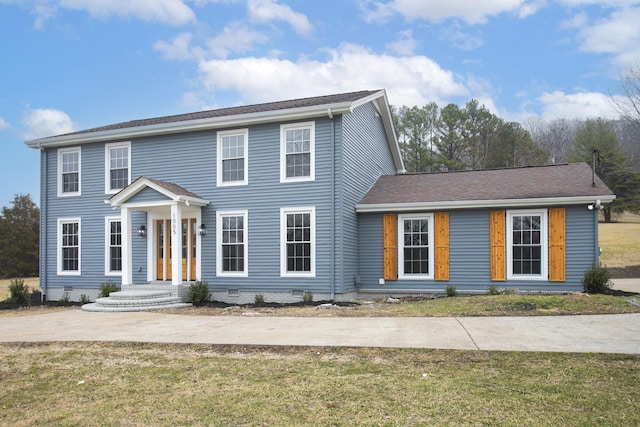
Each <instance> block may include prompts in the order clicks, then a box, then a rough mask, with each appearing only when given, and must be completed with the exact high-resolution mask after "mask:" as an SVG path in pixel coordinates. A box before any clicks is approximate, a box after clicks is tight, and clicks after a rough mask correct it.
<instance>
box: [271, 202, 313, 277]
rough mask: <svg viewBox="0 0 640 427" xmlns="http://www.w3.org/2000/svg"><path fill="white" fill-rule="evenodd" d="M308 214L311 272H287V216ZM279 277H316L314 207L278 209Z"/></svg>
mask: <svg viewBox="0 0 640 427" xmlns="http://www.w3.org/2000/svg"><path fill="white" fill-rule="evenodd" d="M299 213H303V214H304V213H308V214H310V215H309V221H310V222H311V237H310V238H311V251H310V252H311V271H307V272H299V271H296V272H289V271H287V215H289V214H299ZM280 276H281V277H316V208H315V206H309V207H299V208H280Z"/></svg>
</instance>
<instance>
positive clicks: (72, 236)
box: [57, 218, 80, 275]
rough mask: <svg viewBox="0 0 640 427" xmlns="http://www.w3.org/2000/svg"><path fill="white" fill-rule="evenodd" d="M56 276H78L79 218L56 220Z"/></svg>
mask: <svg viewBox="0 0 640 427" xmlns="http://www.w3.org/2000/svg"><path fill="white" fill-rule="evenodd" d="M57 252H58V254H57V255H58V274H60V275H79V274H80V218H60V219H58V251H57Z"/></svg>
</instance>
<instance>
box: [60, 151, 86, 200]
mask: <svg viewBox="0 0 640 427" xmlns="http://www.w3.org/2000/svg"><path fill="white" fill-rule="evenodd" d="M80 153H81V152H80V147H74V148H62V149H59V150H58V196H79V195H80V166H81V155H80Z"/></svg>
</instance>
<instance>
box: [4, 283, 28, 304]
mask: <svg viewBox="0 0 640 427" xmlns="http://www.w3.org/2000/svg"><path fill="white" fill-rule="evenodd" d="M9 301H11V302H14V303H17V304H26V303H27V302H28V301H29V287H28V286H27V285H25V284H24V280H22V279H11V283H10V284H9Z"/></svg>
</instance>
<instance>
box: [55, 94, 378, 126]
mask: <svg viewBox="0 0 640 427" xmlns="http://www.w3.org/2000/svg"><path fill="white" fill-rule="evenodd" d="M377 92H379V91H370V90H366V91H359V92H350V93H341V94H336V95H326V96H315V97H311V98H300V99H292V100H288V101H277V102H268V103H265V104H254V105H245V106H239V107H229V108H220V109H217V110H207V111H198V112H194V113H186V114H177V115H174V116H164V117H154V118H150V119H142V120H131V121H128V122H122V123H115V124H111V125H107V126H101V127H96V128H91V129H85V130H80V131H77V132H71V133H67V134H64V135H58V136H67V135H79V134H85V133H92V132H102V131H109V130H116V129H128V128H135V127H140V126H151V125H158V124H165V123H175V122H182V121H189V120H199V119H209V118H215V117H226V116H236V115H242V114H251V113H262V112H267V111H277V110H288V109H292V108H304V107H314V106H319V105H329V104H338V103H343V102H354V101H357V100H359V99H362V98H366V97H367V96H370V95H373V94H374V93H377Z"/></svg>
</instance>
